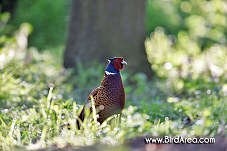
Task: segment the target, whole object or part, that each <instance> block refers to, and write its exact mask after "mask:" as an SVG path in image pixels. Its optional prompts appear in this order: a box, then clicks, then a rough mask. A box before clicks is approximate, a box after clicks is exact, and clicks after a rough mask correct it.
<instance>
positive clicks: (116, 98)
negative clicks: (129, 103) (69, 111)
mask: <svg viewBox="0 0 227 151" xmlns="http://www.w3.org/2000/svg"><path fill="white" fill-rule="evenodd" d="M123 64H126V62H125V61H124V59H123V58H122V57H118V58H117V57H115V58H112V59H109V64H108V65H107V68H106V70H105V74H104V78H103V80H102V81H101V85H100V86H99V87H97V88H96V89H94V90H93V91H92V92H91V93H90V94H89V96H88V98H87V102H86V104H85V106H84V107H83V110H82V112H81V113H80V115H79V118H80V119H81V121H83V120H84V110H85V108H90V109H91V100H90V96H93V98H94V104H95V108H96V111H97V112H98V115H99V116H98V118H97V121H98V122H100V123H102V122H104V121H105V120H106V119H107V118H108V117H110V116H112V115H114V114H119V113H121V111H122V110H123V109H124V106H125V91H124V86H123V83H122V79H121V75H120V72H119V70H120V69H122V68H123ZM77 125H78V127H79V123H77Z"/></svg>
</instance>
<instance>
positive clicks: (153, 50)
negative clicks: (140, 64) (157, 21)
mask: <svg viewBox="0 0 227 151" xmlns="http://www.w3.org/2000/svg"><path fill="white" fill-rule="evenodd" d="M197 4H203V5H197ZM225 4H226V2H225V1H203V0H200V1H193V0H191V1H187V2H186V1H179V2H178V3H177V7H178V5H179V7H180V8H181V9H182V11H186V12H185V13H186V14H187V15H186V18H185V19H184V20H183V21H184V24H185V26H186V27H187V30H181V31H179V32H178V33H177V37H176V38H175V37H174V36H168V35H166V34H165V31H164V29H163V28H161V27H158V28H156V30H155V31H154V32H153V33H152V34H151V37H150V38H148V39H147V40H146V42H145V43H146V52H147V55H148V60H149V62H150V63H151V64H152V69H153V70H154V71H155V72H156V73H157V75H158V76H159V77H162V78H167V79H168V82H169V83H168V86H169V87H173V88H174V91H179V92H182V91H188V85H191V84H193V83H194V84H195V87H196V85H198V84H200V85H203V83H209V85H208V86H207V88H208V87H209V86H210V85H214V83H217V84H218V85H219V86H220V87H221V86H222V83H223V82H226V81H225V79H226V76H227V75H226V73H227V72H226V71H227V66H226V64H227V51H226V50H227V39H226V34H227V33H226V31H227V28H226V27H227V23H226V22H223V20H226V17H225V13H226V12H225V11H223V10H224V8H223V9H222V7H224V5H225ZM196 6H201V7H196ZM194 8H197V9H194ZM188 9H189V10H188ZM201 87H202V86H201ZM189 89H190V88H189Z"/></svg>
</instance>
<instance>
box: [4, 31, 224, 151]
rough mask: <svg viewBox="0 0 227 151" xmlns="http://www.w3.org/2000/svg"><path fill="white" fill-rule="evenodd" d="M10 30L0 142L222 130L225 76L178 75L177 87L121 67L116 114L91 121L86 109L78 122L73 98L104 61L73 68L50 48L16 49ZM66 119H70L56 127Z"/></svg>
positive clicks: (18, 145) (105, 140)
mask: <svg viewBox="0 0 227 151" xmlns="http://www.w3.org/2000/svg"><path fill="white" fill-rule="evenodd" d="M18 32H20V30H19V31H18ZM1 38H2V37H1ZM17 38H19V37H8V40H7V41H3V42H1V45H2V46H3V47H2V48H1V49H0V56H1V57H0V58H4V59H2V60H1V62H0V69H1V70H0V100H1V101H0V150H18V149H28V150H30V149H40V148H45V147H48V146H51V145H53V144H55V145H57V146H64V145H66V144H67V143H70V144H72V145H75V146H87V145H92V144H96V143H101V144H109V145H118V144H122V143H124V142H126V141H127V140H128V139H130V138H134V137H136V136H142V135H152V136H163V135H169V136H176V135H182V136H185V137H189V136H212V137H213V136H216V135H218V134H219V133H224V134H225V135H226V134H227V133H226V130H225V128H224V127H226V123H227V119H226V115H227V97H226V95H227V85H226V83H225V81H223V80H221V81H219V82H218V83H215V82H214V81H207V80H206V79H205V80H204V81H202V80H201V79H194V80H188V81H187V80H185V81H184V87H183V90H182V91H175V90H173V88H174V87H167V86H166V85H167V84H168V80H167V81H166V80H164V79H162V80H161V79H159V78H156V79H155V80H153V81H147V78H146V76H145V75H144V74H142V73H137V74H132V73H130V71H128V70H127V68H126V69H125V70H123V71H122V77H123V82H124V85H125V90H126V95H127V105H126V108H125V110H124V111H123V114H122V117H121V122H118V120H117V118H115V117H111V118H110V119H108V120H107V121H106V122H104V123H103V124H102V125H99V123H97V122H96V120H94V119H95V116H94V115H92V114H91V115H89V114H87V117H86V118H85V121H84V123H83V126H82V128H81V130H78V129H77V128H76V125H75V123H76V118H77V115H78V114H79V112H80V111H81V107H82V106H81V105H82V104H84V102H85V98H86V97H87V95H88V93H89V92H90V91H91V90H92V89H93V88H95V87H97V86H98V85H99V84H100V82H99V81H101V79H102V75H103V70H104V65H102V64H98V63H94V66H91V67H90V68H86V69H85V68H83V65H81V64H79V65H78V68H77V69H78V71H76V73H77V74H74V73H75V71H74V70H66V69H63V68H62V66H61V65H60V62H61V61H60V60H58V59H55V57H56V56H54V55H51V54H48V53H46V52H44V53H39V52H38V51H37V50H36V49H34V48H30V49H25V50H24V49H22V48H21V47H20V45H18V43H16V41H17V40H18V39H17ZM94 67H95V68H94ZM172 92H173V93H172ZM66 123H70V127H68V126H63V127H62V125H64V124H66Z"/></svg>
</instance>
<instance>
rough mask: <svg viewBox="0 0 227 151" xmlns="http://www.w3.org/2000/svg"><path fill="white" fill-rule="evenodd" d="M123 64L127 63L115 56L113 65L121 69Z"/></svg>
mask: <svg viewBox="0 0 227 151" xmlns="http://www.w3.org/2000/svg"><path fill="white" fill-rule="evenodd" d="M124 64H127V63H126V62H125V61H124V58H122V57H121V58H116V59H115V60H114V67H115V69H117V70H121V69H123V67H124Z"/></svg>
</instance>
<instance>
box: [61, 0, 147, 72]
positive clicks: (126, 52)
mask: <svg viewBox="0 0 227 151" xmlns="http://www.w3.org/2000/svg"><path fill="white" fill-rule="evenodd" d="M145 3H146V1H144V0H142V1H141V0H134V1H131V0H124V1H122V0H106V1H102V0H96V1H90V0H73V1H72V9H71V17H70V22H69V34H68V39H67V44H66V50H65V56H64V66H65V67H74V66H75V63H76V62H82V63H88V64H89V63H91V62H92V61H95V60H98V61H100V62H106V61H107V60H106V59H107V58H109V57H113V56H123V57H124V58H125V59H126V60H127V61H128V63H129V65H128V67H129V68H131V69H133V70H134V71H142V72H146V73H150V72H151V69H150V67H149V65H148V62H147V58H146V54H145V51H144V40H145V25H144V22H145Z"/></svg>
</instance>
